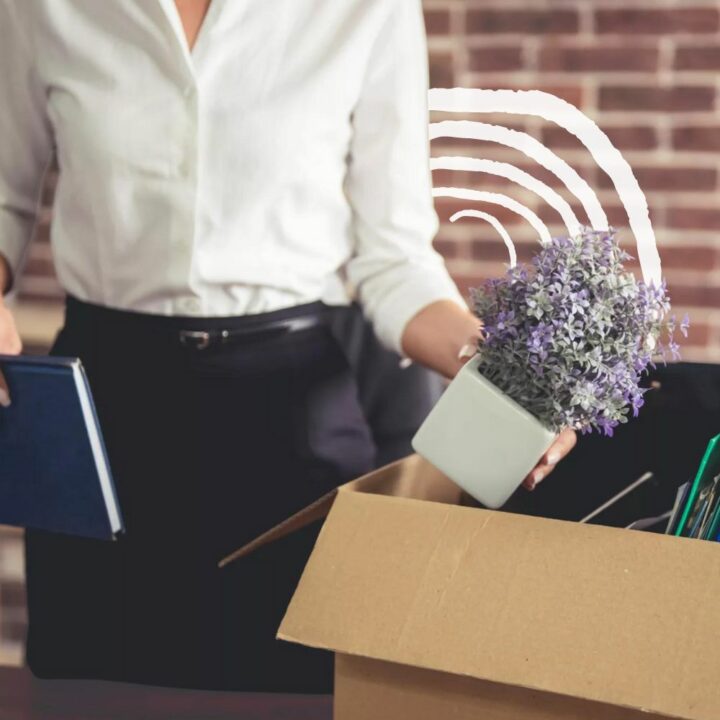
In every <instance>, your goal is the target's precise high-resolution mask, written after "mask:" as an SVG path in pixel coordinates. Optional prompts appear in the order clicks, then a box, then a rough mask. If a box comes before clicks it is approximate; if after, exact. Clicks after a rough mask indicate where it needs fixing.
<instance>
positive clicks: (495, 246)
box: [470, 233, 540, 262]
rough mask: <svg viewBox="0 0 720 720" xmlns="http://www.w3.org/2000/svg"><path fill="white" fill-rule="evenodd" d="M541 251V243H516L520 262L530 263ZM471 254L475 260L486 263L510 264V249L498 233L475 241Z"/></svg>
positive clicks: (471, 246) (471, 247) (472, 244)
mask: <svg viewBox="0 0 720 720" xmlns="http://www.w3.org/2000/svg"><path fill="white" fill-rule="evenodd" d="M539 249H540V242H530V243H515V252H516V253H517V258H518V261H519V262H528V261H529V260H530V259H531V258H532V256H533V255H535V254H536V253H537V251H538V250H539ZM470 252H471V254H472V258H473V260H480V261H484V262H508V259H509V256H508V249H507V247H506V246H505V243H504V242H503V240H502V238H501V237H500V236H499V235H498V234H497V233H496V234H495V235H487V236H486V237H483V238H482V239H477V240H473V242H472V243H471V245H470Z"/></svg>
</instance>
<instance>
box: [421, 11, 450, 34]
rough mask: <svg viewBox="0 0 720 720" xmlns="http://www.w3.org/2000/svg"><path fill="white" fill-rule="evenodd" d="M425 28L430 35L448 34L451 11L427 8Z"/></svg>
mask: <svg viewBox="0 0 720 720" xmlns="http://www.w3.org/2000/svg"><path fill="white" fill-rule="evenodd" d="M425 29H426V30H427V34H428V35H447V34H448V33H449V32H450V12H449V11H448V10H426V11H425Z"/></svg>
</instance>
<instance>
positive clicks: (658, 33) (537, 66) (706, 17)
mask: <svg viewBox="0 0 720 720" xmlns="http://www.w3.org/2000/svg"><path fill="white" fill-rule="evenodd" d="M425 6H426V11H427V12H426V24H427V27H428V33H429V44H430V61H431V74H432V78H431V84H432V86H433V87H454V86H459V87H468V88H470V87H479V88H516V89H523V88H527V89H540V90H547V91H548V92H552V93H554V94H556V95H559V96H560V97H563V98H565V99H566V100H568V101H569V102H571V103H573V104H574V105H577V106H578V107H580V108H581V109H582V110H583V111H584V112H585V113H586V114H587V115H589V116H590V117H591V118H593V119H594V120H595V121H596V122H597V123H598V124H599V125H600V127H602V128H603V129H604V130H605V131H606V132H607V134H608V135H609V136H610V138H611V140H612V141H613V142H614V143H615V145H616V146H617V147H618V148H619V149H620V150H621V151H622V152H623V155H624V156H625V158H626V159H627V160H628V162H629V163H630V165H631V166H632V167H633V169H634V171H635V175H636V177H637V179H638V181H639V183H640V185H641V187H642V188H643V190H644V191H645V193H646V195H647V197H648V201H649V206H650V211H651V220H652V222H653V225H654V227H655V230H656V234H657V238H658V244H659V246H660V252H661V256H662V260H663V267H664V271H665V275H666V277H667V279H668V283H669V288H670V294H671V298H672V300H673V302H674V305H675V307H676V309H677V310H679V311H680V312H681V313H682V312H684V311H685V310H687V311H688V312H689V314H690V317H691V320H692V324H693V327H692V331H691V334H690V338H689V340H688V341H687V342H686V343H685V346H684V351H683V357H684V358H685V359H691V360H707V361H716V360H718V359H720V264H718V257H719V256H718V253H719V250H720V237H719V236H718V230H720V203H719V202H718V201H719V200H720V194H719V193H718V171H719V170H720V105H719V103H718V88H719V87H720V85H719V82H718V79H719V76H718V71H720V2H718V1H717V0H705V1H703V0H425ZM452 117H453V116H451V115H442V116H441V115H440V114H437V115H436V116H435V117H434V118H433V119H436V120H440V119H449V118H452ZM488 117H489V116H486V115H477V116H475V118H471V116H468V118H471V119H478V120H484V121H487V122H494V123H502V124H505V125H507V126H510V127H513V128H515V129H521V130H524V131H526V132H528V133H530V134H532V135H534V136H535V137H537V138H538V139H540V140H542V141H543V142H544V143H545V144H546V145H547V146H548V147H550V148H551V149H552V150H553V151H555V152H556V153H557V154H558V155H560V156H561V157H562V158H564V159H565V160H567V161H568V162H569V163H570V164H571V165H573V166H574V167H575V169H576V170H578V172H579V173H580V174H581V175H582V176H583V177H585V178H586V179H587V180H588V182H589V183H590V184H591V186H592V187H593V188H595V189H597V194H598V197H599V199H600V201H601V203H602V205H603V207H604V208H605V209H606V212H607V215H608V218H609V219H610V222H611V223H613V224H614V225H615V226H616V227H618V228H619V229H620V230H621V237H622V238H623V240H626V241H628V243H627V249H628V250H629V251H630V252H634V247H632V237H631V236H630V233H629V231H628V230H626V229H625V230H624V231H623V229H624V228H627V216H626V214H625V212H624V210H623V208H622V206H621V205H620V203H619V200H618V197H617V194H616V193H615V191H614V189H613V186H612V183H611V182H610V180H609V178H608V177H607V176H606V175H605V174H604V173H603V172H602V171H600V170H599V169H598V168H597V167H596V166H595V163H594V162H593V161H592V158H591V157H590V155H589V153H588V152H587V151H586V150H585V149H584V148H583V147H582V146H581V145H580V144H579V143H578V141H576V140H575V139H574V137H573V136H571V135H569V134H568V133H567V132H565V131H564V130H561V129H560V128H558V126H556V125H551V124H547V123H544V122H543V121H537V120H534V119H531V118H530V117H528V116H504V117H498V116H492V117H491V119H490V120H487V118H488ZM457 154H469V155H472V156H475V157H486V158H491V159H496V160H504V161H507V162H511V163H513V164H515V165H517V166H519V167H522V168H523V169H524V170H527V171H529V172H531V173H532V174H534V175H535V176H536V177H537V178H538V179H541V180H543V181H545V182H547V183H548V184H550V185H551V186H553V187H554V189H556V190H558V191H559V192H560V194H561V195H563V196H564V197H565V198H566V199H567V200H568V201H570V200H571V196H570V195H568V194H567V193H566V192H563V191H562V190H560V188H559V187H558V183H557V180H555V179H553V178H552V177H549V176H548V173H546V172H545V171H544V170H543V169H542V168H540V166H538V165H535V166H533V163H532V162H528V160H527V158H526V157H525V156H524V155H521V154H520V153H518V152H516V151H512V150H507V149H503V148H501V146H498V145H489V144H486V143H479V142H475V141H469V142H460V143H459V142H458V141H454V142H452V143H450V142H448V141H446V140H442V139H438V140H436V141H433V155H436V156H439V155H457ZM471 175H472V176H471ZM473 176H474V177H473ZM434 181H435V185H436V186H439V185H443V186H447V185H450V186H458V187H469V188H478V189H480V188H481V189H483V190H494V191H497V192H503V193H505V194H508V195H510V196H511V197H514V198H516V199H518V200H520V201H522V202H523V203H524V204H526V205H527V206H528V207H530V208H531V209H535V210H536V212H538V214H539V215H540V217H541V218H542V219H543V220H544V221H545V222H547V223H548V226H549V228H550V229H551V231H553V232H555V233H562V232H563V230H564V228H563V227H562V226H561V225H559V224H555V223H557V221H558V220H559V217H558V216H557V215H556V214H555V213H554V211H552V210H551V209H550V208H548V207H547V206H543V204H542V202H541V201H538V198H537V197H536V196H534V195H533V194H530V193H528V192H527V191H525V190H524V189H522V188H518V187H517V186H515V187H513V186H512V185H511V184H509V183H506V182H498V181H497V180H493V179H492V178H491V177H490V176H483V175H481V174H478V173H472V174H465V173H459V172H448V171H436V172H435V177H434ZM571 204H572V205H573V208H574V209H575V210H576V214H577V216H578V218H579V219H581V221H583V220H584V217H583V213H582V210H581V208H579V207H578V204H577V202H575V203H571ZM466 207H475V208H477V209H482V210H486V211H488V212H492V213H493V214H495V215H496V216H498V218H499V219H500V220H501V221H502V222H503V224H505V225H506V227H507V229H508V230H509V231H510V233H511V235H512V236H513V239H514V240H515V242H516V244H517V245H518V250H519V255H520V257H521V258H523V257H524V258H527V256H528V254H529V252H530V251H531V250H532V248H533V247H535V246H536V243H537V239H536V237H537V236H536V235H535V234H534V233H533V231H532V230H531V228H530V227H529V226H528V225H527V224H526V223H525V221H524V220H522V218H520V216H519V215H516V214H514V213H512V212H509V211H505V210H503V209H502V208H500V212H498V208H497V206H490V207H487V208H483V207H482V203H469V202H464V201H463V202H458V201H455V200H452V199H440V200H438V204H437V209H438V213H439V215H440V218H441V220H442V221H443V225H442V229H441V232H440V234H439V237H438V240H437V247H438V248H439V249H440V250H441V252H443V254H444V255H445V256H446V258H447V260H448V265H449V267H450V269H451V271H452V272H453V274H454V276H455V277H456V279H457V280H458V282H459V283H460V284H461V286H462V287H463V288H464V287H467V286H468V285H472V284H475V283H476V282H477V281H478V280H479V279H480V278H482V277H485V276H487V275H493V274H497V273H500V272H502V270H503V263H504V262H505V260H506V251H505V248H504V245H503V244H502V242H501V240H500V238H499V236H498V235H497V234H496V233H495V231H494V230H493V229H492V228H491V227H490V226H489V225H486V224H485V223H483V222H481V221H479V220H476V219H472V218H467V219H464V220H460V221H458V222H457V223H455V224H450V223H449V222H447V219H448V218H449V216H450V215H451V214H452V213H453V212H455V211H456V210H459V209H462V208H466Z"/></svg>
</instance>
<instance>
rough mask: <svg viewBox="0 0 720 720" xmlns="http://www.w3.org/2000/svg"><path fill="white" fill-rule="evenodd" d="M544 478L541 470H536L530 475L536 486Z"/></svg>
mask: <svg viewBox="0 0 720 720" xmlns="http://www.w3.org/2000/svg"><path fill="white" fill-rule="evenodd" d="M544 477H545V473H544V472H543V471H542V470H536V471H535V472H534V473H533V474H532V481H533V484H534V485H537V484H538V483H539V482H540V481H541V480H542V479H543V478H544Z"/></svg>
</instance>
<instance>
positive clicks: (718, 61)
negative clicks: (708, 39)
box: [675, 45, 720, 70]
mask: <svg viewBox="0 0 720 720" xmlns="http://www.w3.org/2000/svg"><path fill="white" fill-rule="evenodd" d="M675 69H676V70H720V45H702V46H699V47H698V46H696V45H685V46H682V47H679V48H678V49H677V50H676V51H675Z"/></svg>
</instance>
